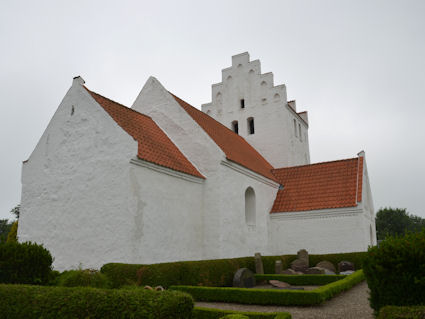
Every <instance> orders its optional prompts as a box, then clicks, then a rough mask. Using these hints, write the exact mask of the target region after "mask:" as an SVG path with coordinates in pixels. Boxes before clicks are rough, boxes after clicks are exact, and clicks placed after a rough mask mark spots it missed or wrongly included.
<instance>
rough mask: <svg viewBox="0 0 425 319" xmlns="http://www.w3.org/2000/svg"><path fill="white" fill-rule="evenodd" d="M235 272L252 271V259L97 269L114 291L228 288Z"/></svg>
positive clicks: (127, 265)
mask: <svg viewBox="0 0 425 319" xmlns="http://www.w3.org/2000/svg"><path fill="white" fill-rule="evenodd" d="M239 268H249V269H251V270H253V271H254V270H255V264H254V258H253V257H244V258H233V259H216V260H202V261H182V262H172V263H162V264H153V265H129V264H118V263H111V264H106V265H104V266H103V267H102V268H101V270H100V271H101V272H102V273H104V274H105V275H107V276H108V278H109V279H110V280H111V282H112V286H113V287H114V288H117V287H122V286H124V285H134V284H137V285H139V286H145V285H149V286H158V285H161V286H163V287H169V286H171V285H200V286H231V285H232V283H233V276H234V274H235V272H236V271H237V270H238V269H239Z"/></svg>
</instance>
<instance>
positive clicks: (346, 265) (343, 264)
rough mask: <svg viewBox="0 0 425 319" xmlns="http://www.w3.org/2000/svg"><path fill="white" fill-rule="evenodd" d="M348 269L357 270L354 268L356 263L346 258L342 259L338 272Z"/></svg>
mask: <svg viewBox="0 0 425 319" xmlns="http://www.w3.org/2000/svg"><path fill="white" fill-rule="evenodd" d="M346 270H356V269H355V268H354V264H353V263H352V262H350V261H346V260H343V261H340V262H339V263H338V272H339V273H341V271H346Z"/></svg>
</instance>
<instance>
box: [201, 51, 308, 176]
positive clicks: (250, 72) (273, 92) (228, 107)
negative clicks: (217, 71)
mask: <svg viewBox="0 0 425 319" xmlns="http://www.w3.org/2000/svg"><path fill="white" fill-rule="evenodd" d="M202 111H203V112H205V113H207V114H209V115H210V116H211V117H213V118H214V119H216V120H217V121H219V122H220V123H222V124H223V125H225V126H227V127H228V128H230V129H231V130H233V131H235V132H237V133H238V134H239V135H241V136H242V137H244V138H245V139H246V140H247V141H248V142H249V143H250V144H251V145H252V146H253V147H254V148H255V149H256V150H257V151H259V152H260V153H261V155H263V156H264V158H265V159H266V160H267V161H269V162H270V164H272V165H273V166H274V167H275V168H278V167H286V166H295V165H304V164H310V152H309V146H308V118H307V112H300V113H297V111H296V104H295V101H289V102H288V101H287V96H286V86H285V85H284V84H282V85H277V86H274V83H273V73H271V72H269V73H265V74H261V65H260V61H259V60H255V61H249V54H248V53H247V52H245V53H241V54H238V55H235V56H233V57H232V66H231V67H230V68H226V69H223V70H222V82H220V83H217V84H213V85H212V102H211V103H208V104H203V105H202Z"/></svg>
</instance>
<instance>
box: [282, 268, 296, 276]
mask: <svg viewBox="0 0 425 319" xmlns="http://www.w3.org/2000/svg"><path fill="white" fill-rule="evenodd" d="M281 274H282V275H296V274H297V272H296V271H295V270H293V269H291V268H288V269H285V270H283V271H282V272H281Z"/></svg>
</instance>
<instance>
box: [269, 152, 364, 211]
mask: <svg viewBox="0 0 425 319" xmlns="http://www.w3.org/2000/svg"><path fill="white" fill-rule="evenodd" d="M273 174H274V175H275V176H276V178H277V179H278V180H279V182H280V183H281V184H282V185H283V189H280V190H279V191H278V192H277V195H276V199H275V201H274V204H273V207H272V210H271V213H279V212H297V211H308V210H317V209H329V208H341V207H355V206H357V203H358V202H361V200H362V183H363V157H358V158H352V159H346V160H339V161H333V162H323V163H317V164H310V165H303V166H294V167H287V168H278V169H275V170H273Z"/></svg>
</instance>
